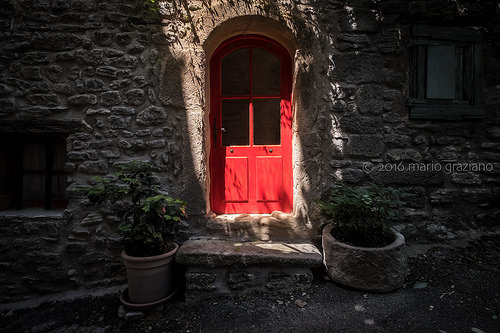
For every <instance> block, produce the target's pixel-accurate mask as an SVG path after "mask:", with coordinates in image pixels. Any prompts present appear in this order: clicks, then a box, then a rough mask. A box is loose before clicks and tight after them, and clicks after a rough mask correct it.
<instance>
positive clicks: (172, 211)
mask: <svg viewBox="0 0 500 333" xmlns="http://www.w3.org/2000/svg"><path fill="white" fill-rule="evenodd" d="M118 169H119V170H118V171H117V172H114V173H112V174H111V175H108V176H104V177H102V176H95V177H93V179H94V181H95V184H94V186H92V187H90V188H87V189H85V190H84V193H85V195H86V197H87V198H88V199H89V200H90V202H92V203H93V204H96V205H98V206H100V207H103V208H105V209H107V210H108V211H111V212H113V213H114V214H116V215H117V216H118V217H119V218H120V221H121V224H120V226H119V232H120V233H121V234H122V236H123V241H124V250H123V251H122V254H121V256H122V259H123V261H124V264H125V266H126V268H127V281H128V288H127V289H128V295H126V293H125V292H124V294H123V295H122V302H123V303H124V304H125V305H127V306H129V307H133V308H134V307H135V308H147V307H151V306H154V305H157V304H160V303H161V302H163V301H164V300H166V299H168V297H169V296H170V295H171V294H172V293H171V292H172V290H173V282H172V280H173V259H174V255H175V253H176V252H177V249H178V247H179V246H178V245H177V244H176V243H175V242H173V241H171V240H170V237H171V236H173V235H174V232H175V231H177V229H178V227H179V224H180V222H181V221H182V219H183V218H185V217H187V216H186V213H185V207H186V202H184V201H182V200H180V199H176V198H172V197H170V196H168V195H166V194H163V193H161V192H160V191H159V189H158V186H157V185H156V178H155V177H154V174H153V170H152V169H153V168H152V166H151V164H150V163H147V162H140V161H131V162H129V163H126V164H123V165H120V166H118Z"/></svg>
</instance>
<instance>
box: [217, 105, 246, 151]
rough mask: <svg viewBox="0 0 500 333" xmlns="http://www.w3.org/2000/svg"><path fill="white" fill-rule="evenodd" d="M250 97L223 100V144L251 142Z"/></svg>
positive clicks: (239, 144) (243, 144) (232, 144)
mask: <svg viewBox="0 0 500 333" xmlns="http://www.w3.org/2000/svg"><path fill="white" fill-rule="evenodd" d="M249 105H250V101H249V100H248V99H229V100H223V101H222V128H223V129H224V130H222V131H221V132H222V145H223V146H248V145H249V144H250V135H249V131H250V123H249V122H250V119H249V116H248V112H249V110H248V107H249Z"/></svg>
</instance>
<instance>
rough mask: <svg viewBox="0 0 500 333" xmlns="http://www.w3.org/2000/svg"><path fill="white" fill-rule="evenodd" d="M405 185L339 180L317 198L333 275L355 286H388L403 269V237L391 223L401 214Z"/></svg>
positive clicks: (327, 263)
mask: <svg viewBox="0 0 500 333" xmlns="http://www.w3.org/2000/svg"><path fill="white" fill-rule="evenodd" d="M405 195H409V194H407V193H405V192H404V191H403V190H398V189H394V188H390V187H383V186H380V185H376V184H373V183H370V184H369V186H365V187H363V186H354V185H348V184H345V183H342V182H340V183H338V184H336V185H335V186H334V188H333V190H332V191H331V193H330V195H329V197H328V200H327V201H326V202H321V203H320V210H321V212H322V214H323V215H324V216H325V217H326V218H327V219H328V222H329V223H328V224H327V226H326V227H325V228H324V229H323V234H322V236H323V237H322V243H323V244H322V245H323V258H324V264H325V266H326V269H327V272H328V276H329V277H330V279H332V280H333V281H335V282H337V283H340V284H342V285H345V286H349V287H352V288H356V289H361V290H366V291H373V292H388V291H392V290H395V289H398V288H400V287H401V286H402V285H403V283H404V280H405V277H406V275H407V271H408V267H407V256H406V252H405V239H404V236H403V235H402V234H400V233H399V232H397V231H396V230H394V229H392V228H391V226H392V222H394V221H396V220H399V219H400V208H401V206H402V205H404V204H405V203H404V201H402V200H401V198H402V197H404V196H405Z"/></svg>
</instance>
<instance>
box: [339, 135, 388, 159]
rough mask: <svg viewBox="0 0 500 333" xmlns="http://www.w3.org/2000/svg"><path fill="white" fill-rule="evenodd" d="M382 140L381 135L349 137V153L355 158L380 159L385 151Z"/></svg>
mask: <svg viewBox="0 0 500 333" xmlns="http://www.w3.org/2000/svg"><path fill="white" fill-rule="evenodd" d="M382 140H383V137H382V136H381V135H369V134H359V135H358V134H353V135H351V136H350V137H349V141H348V143H347V151H348V153H349V155H353V156H363V157H378V156H380V155H382V153H383V152H384V150H385V146H384V144H383V143H382Z"/></svg>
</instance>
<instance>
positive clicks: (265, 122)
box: [253, 98, 281, 145]
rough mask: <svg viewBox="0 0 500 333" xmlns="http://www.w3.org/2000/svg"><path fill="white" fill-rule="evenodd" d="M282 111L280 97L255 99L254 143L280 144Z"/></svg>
mask: <svg viewBox="0 0 500 333" xmlns="http://www.w3.org/2000/svg"><path fill="white" fill-rule="evenodd" d="M280 121H281V111H280V99H279V98H265V99H254V100H253V127H254V129H253V132H254V135H253V136H254V137H253V143H254V145H279V144H280V127H281V124H280Z"/></svg>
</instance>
